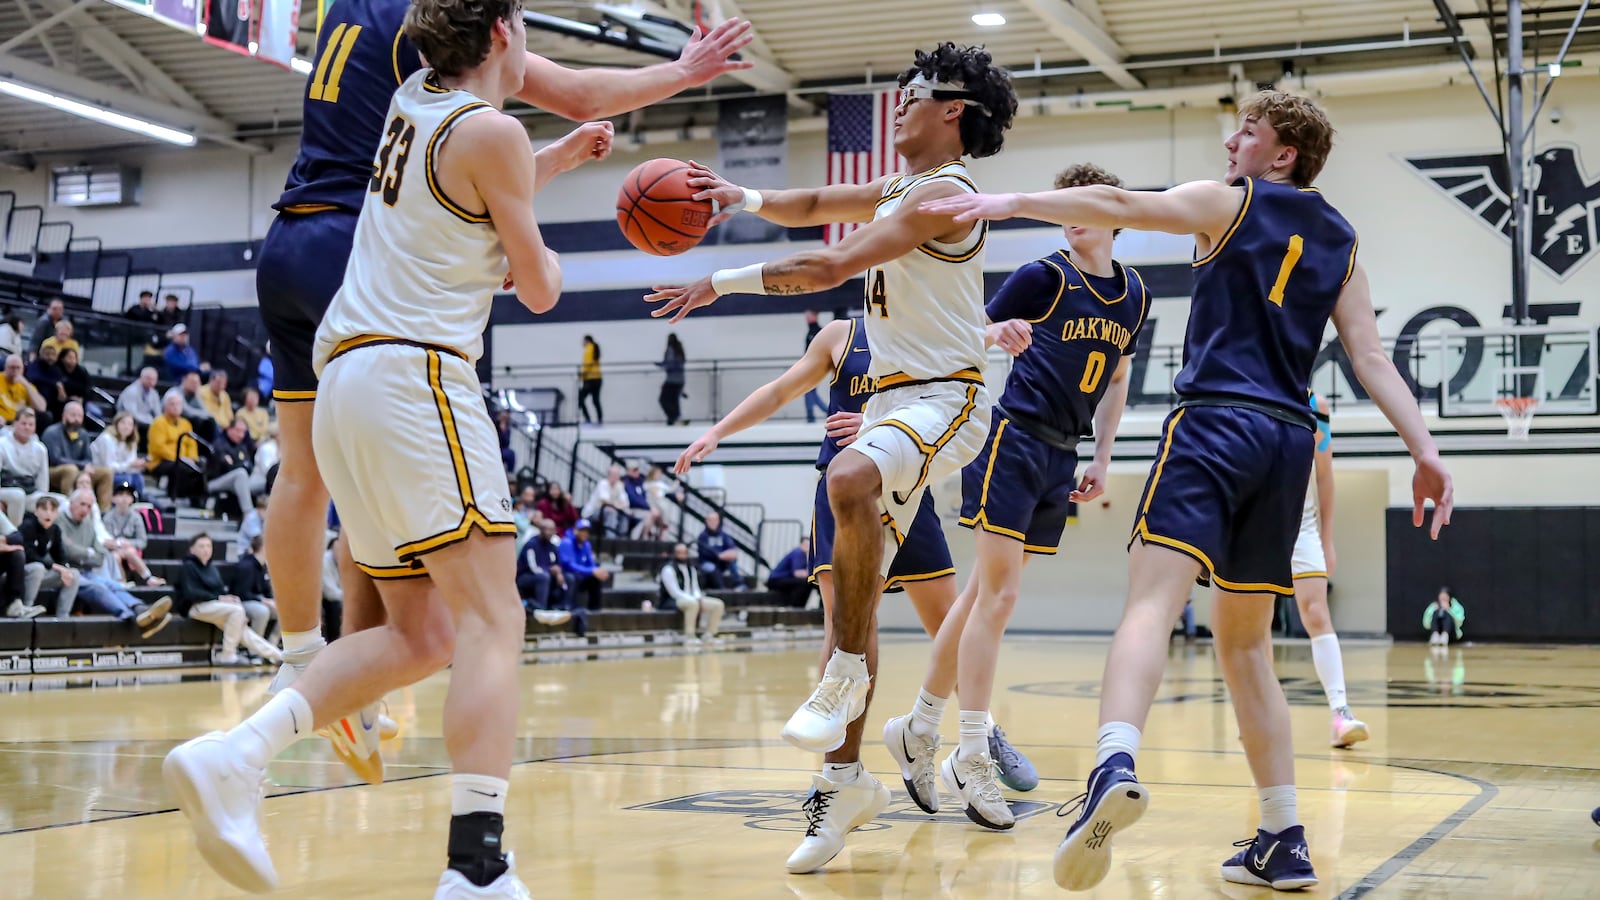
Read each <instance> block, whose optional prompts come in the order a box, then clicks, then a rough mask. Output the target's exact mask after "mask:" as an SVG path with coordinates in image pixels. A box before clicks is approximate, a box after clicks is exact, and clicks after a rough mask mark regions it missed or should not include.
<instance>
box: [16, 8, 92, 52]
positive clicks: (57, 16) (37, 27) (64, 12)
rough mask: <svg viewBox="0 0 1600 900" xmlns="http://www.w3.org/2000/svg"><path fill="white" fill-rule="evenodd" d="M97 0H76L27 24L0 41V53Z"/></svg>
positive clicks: (40, 32)
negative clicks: (20, 31)
mask: <svg viewBox="0 0 1600 900" xmlns="http://www.w3.org/2000/svg"><path fill="white" fill-rule="evenodd" d="M98 2H100V0H78V2H77V3H74V4H73V5H71V6H69V7H67V8H66V9H61V10H57V11H56V12H55V13H54V14H53V15H51V16H50V17H49V18H48V19H44V20H42V21H39V22H35V23H33V24H32V25H29V26H28V27H27V28H26V29H24V30H23V31H22V33H21V34H18V35H16V36H15V37H12V38H8V39H7V40H6V41H5V42H4V43H0V53H4V52H5V51H7V50H10V49H11V48H12V47H15V46H17V45H18V44H20V43H22V42H23V41H26V40H27V39H28V38H31V37H33V36H34V35H36V34H42V33H43V32H45V31H46V30H48V29H49V28H50V27H51V26H52V25H55V24H56V23H57V22H59V21H61V20H62V19H65V18H66V17H68V16H70V15H72V14H73V13H76V12H77V11H78V10H80V9H83V8H84V7H86V6H88V5H90V4H91V3H98Z"/></svg>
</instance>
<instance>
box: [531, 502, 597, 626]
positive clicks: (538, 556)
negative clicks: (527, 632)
mask: <svg viewBox="0 0 1600 900" xmlns="http://www.w3.org/2000/svg"><path fill="white" fill-rule="evenodd" d="M559 552H560V548H559V542H558V541H557V540H556V536H555V530H554V529H552V528H551V527H550V523H549V522H545V523H544V527H542V528H540V529H539V530H538V531H536V532H534V533H533V534H532V535H530V536H529V537H528V540H527V542H526V543H524V544H523V545H522V549H521V550H520V551H519V552H518V553H517V594H518V595H519V596H521V597H522V607H523V609H526V610H527V611H528V615H530V616H532V617H533V620H534V621H535V622H539V623H541V624H544V625H564V624H566V623H567V622H568V621H569V620H570V619H571V618H572V612H571V611H570V610H566V609H562V608H560V607H564V606H566V605H567V582H566V578H565V577H564V576H563V574H562V571H561V563H560V560H559V559H558V558H557V555H558V554H559ZM552 597H553V598H554V601H555V602H553V603H552V602H551V600H552ZM580 612H581V614H583V615H585V616H586V615H587V611H580ZM586 624H587V620H585V621H584V622H580V623H579V627H578V633H579V634H583V633H584V631H585V626H586Z"/></svg>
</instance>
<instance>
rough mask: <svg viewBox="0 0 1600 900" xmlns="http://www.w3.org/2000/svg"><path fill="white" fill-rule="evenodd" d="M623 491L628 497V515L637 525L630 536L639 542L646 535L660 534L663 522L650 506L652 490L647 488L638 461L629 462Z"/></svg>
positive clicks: (623, 478) (623, 480)
mask: <svg viewBox="0 0 1600 900" xmlns="http://www.w3.org/2000/svg"><path fill="white" fill-rule="evenodd" d="M622 489H623V491H624V492H625V493H626V494H627V495H628V515H629V516H630V517H632V518H633V520H634V522H636V523H637V524H635V525H634V526H633V530H632V532H631V533H630V535H629V536H630V537H632V538H634V539H635V540H637V539H639V538H641V537H644V535H645V534H646V533H650V534H659V533H660V531H661V522H660V521H659V520H658V519H657V518H656V513H655V508H654V507H652V506H651V505H650V490H649V488H647V487H645V481H644V474H643V473H641V472H640V471H639V461H638V460H636V459H630V460H628V474H627V475H624V476H623V477H622Z"/></svg>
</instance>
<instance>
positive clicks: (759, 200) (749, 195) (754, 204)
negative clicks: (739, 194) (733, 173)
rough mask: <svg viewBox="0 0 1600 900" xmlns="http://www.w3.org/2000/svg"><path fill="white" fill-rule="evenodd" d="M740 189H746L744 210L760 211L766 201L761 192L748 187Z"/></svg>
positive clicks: (750, 211) (749, 211)
mask: <svg viewBox="0 0 1600 900" xmlns="http://www.w3.org/2000/svg"><path fill="white" fill-rule="evenodd" d="M739 190H741V191H744V211H745V212H748V213H755V212H760V211H761V205H762V204H763V203H765V202H766V200H765V199H764V198H763V197H762V196H761V192H760V191H753V190H751V189H749V188H747V187H742V188H739Z"/></svg>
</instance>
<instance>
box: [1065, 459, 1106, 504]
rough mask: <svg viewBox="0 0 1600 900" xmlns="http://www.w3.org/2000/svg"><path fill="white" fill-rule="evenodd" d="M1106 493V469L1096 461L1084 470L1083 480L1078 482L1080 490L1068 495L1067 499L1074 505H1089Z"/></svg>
mask: <svg viewBox="0 0 1600 900" xmlns="http://www.w3.org/2000/svg"><path fill="white" fill-rule="evenodd" d="M1105 492H1106V467H1105V465H1104V464H1103V463H1101V462H1100V461H1099V460H1096V461H1094V462H1092V463H1089V466H1088V468H1086V469H1084V470H1083V478H1082V480H1080V481H1079V482H1078V489H1077V490H1075V491H1073V492H1072V493H1071V494H1069V495H1067V499H1068V500H1071V501H1072V502H1073V503H1088V502H1089V501H1090V500H1093V499H1094V498H1096V497H1098V496H1100V495H1101V494H1104V493H1105Z"/></svg>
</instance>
